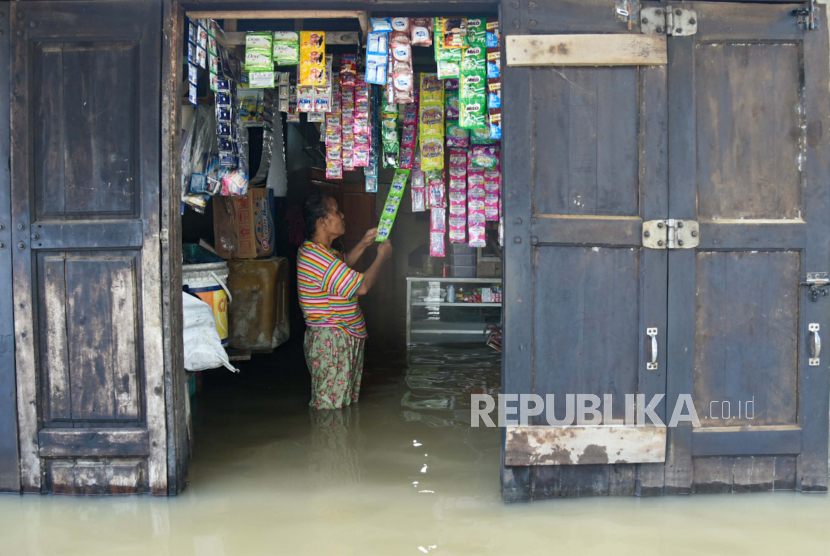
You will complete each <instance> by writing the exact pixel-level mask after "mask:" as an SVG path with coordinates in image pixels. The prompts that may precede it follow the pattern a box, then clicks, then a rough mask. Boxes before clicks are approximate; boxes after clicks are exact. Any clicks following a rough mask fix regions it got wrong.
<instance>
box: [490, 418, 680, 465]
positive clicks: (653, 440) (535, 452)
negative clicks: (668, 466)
mask: <svg viewBox="0 0 830 556" xmlns="http://www.w3.org/2000/svg"><path fill="white" fill-rule="evenodd" d="M665 459H666V428H665V427H653V426H646V427H627V426H624V425H596V426H579V425H574V426H562V427H550V426H518V427H507V441H506V444H505V454H504V460H505V465H600V464H601V465H607V464H614V463H658V462H662V461H665Z"/></svg>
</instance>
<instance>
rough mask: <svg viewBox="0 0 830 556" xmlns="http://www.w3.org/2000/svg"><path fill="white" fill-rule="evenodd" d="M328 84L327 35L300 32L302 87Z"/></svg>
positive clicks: (316, 32)
mask: <svg viewBox="0 0 830 556" xmlns="http://www.w3.org/2000/svg"><path fill="white" fill-rule="evenodd" d="M325 84H326V33H325V32H324V31H300V85H325Z"/></svg>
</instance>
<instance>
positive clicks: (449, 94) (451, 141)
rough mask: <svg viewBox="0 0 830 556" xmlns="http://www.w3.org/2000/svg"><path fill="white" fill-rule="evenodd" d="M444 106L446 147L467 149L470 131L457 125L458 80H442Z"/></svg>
mask: <svg viewBox="0 0 830 556" xmlns="http://www.w3.org/2000/svg"><path fill="white" fill-rule="evenodd" d="M444 106H445V110H444V112H445V116H444V117H445V118H446V120H447V131H446V135H447V141H446V145H447V147H461V148H467V147H469V146H470V131H469V130H467V129H464V128H462V127H461V126H460V125H458V118H459V97H458V79H445V80H444Z"/></svg>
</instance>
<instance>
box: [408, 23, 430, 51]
mask: <svg viewBox="0 0 830 556" xmlns="http://www.w3.org/2000/svg"><path fill="white" fill-rule="evenodd" d="M409 36H410V40H411V43H412V46H432V18H429V17H413V18H412V19H410V20H409Z"/></svg>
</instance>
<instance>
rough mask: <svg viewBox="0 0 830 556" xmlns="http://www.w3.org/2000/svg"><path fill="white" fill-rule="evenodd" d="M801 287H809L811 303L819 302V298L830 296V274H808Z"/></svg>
mask: <svg viewBox="0 0 830 556" xmlns="http://www.w3.org/2000/svg"><path fill="white" fill-rule="evenodd" d="M801 285H802V286H809V288H810V301H818V298H819V296H821V297H827V296H828V295H830V289H828V288H830V272H808V273H807V279H806V280H804V281H803V282H801Z"/></svg>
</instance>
